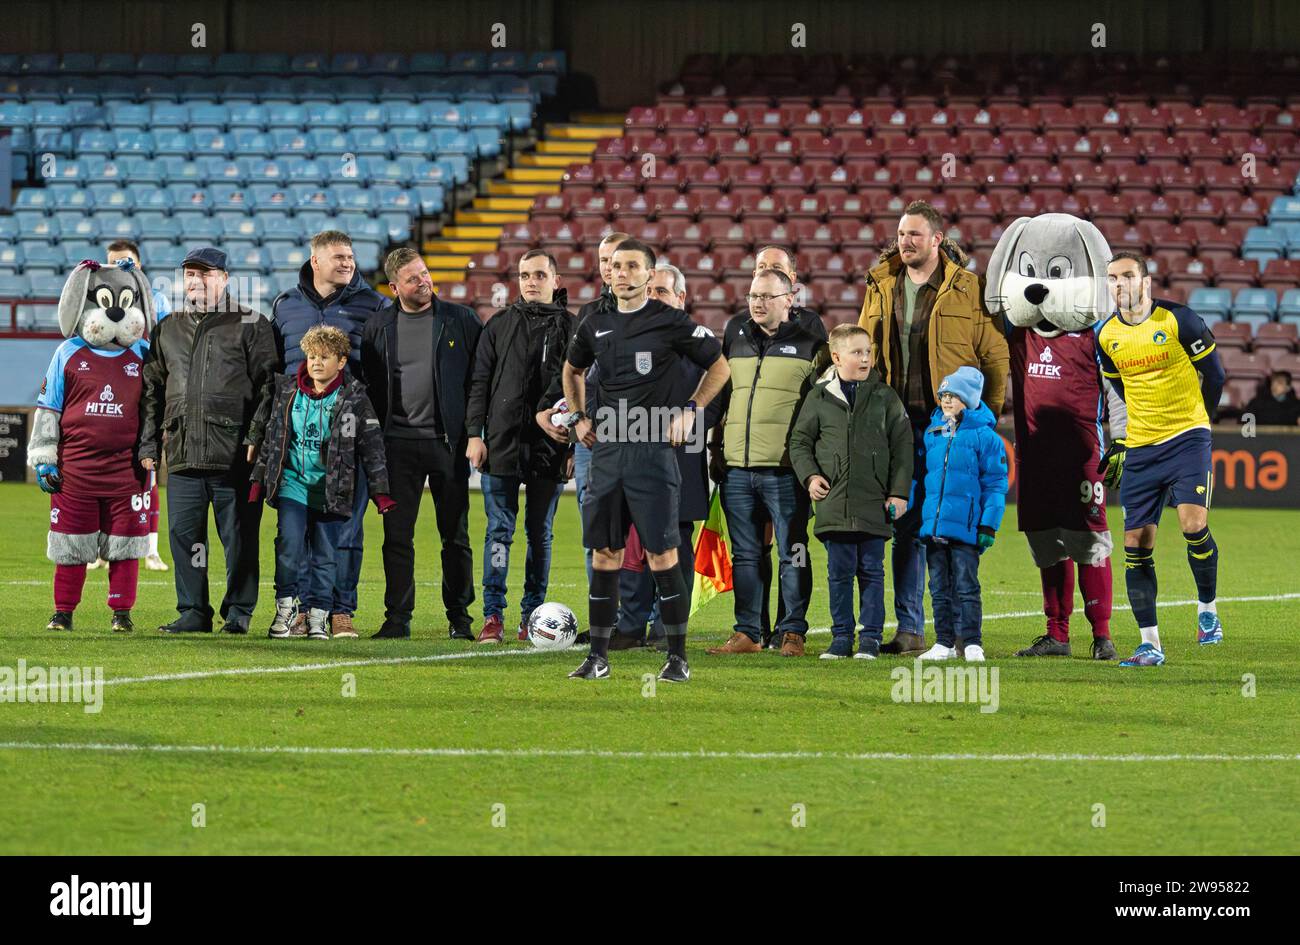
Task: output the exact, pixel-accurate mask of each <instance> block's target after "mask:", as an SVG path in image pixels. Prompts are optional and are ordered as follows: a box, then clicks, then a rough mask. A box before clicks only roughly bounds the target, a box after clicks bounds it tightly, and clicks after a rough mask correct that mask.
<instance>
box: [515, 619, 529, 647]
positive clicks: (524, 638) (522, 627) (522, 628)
mask: <svg viewBox="0 0 1300 945" xmlns="http://www.w3.org/2000/svg"><path fill="white" fill-rule="evenodd" d="M515 639H516V640H518V641H519V642H520V643H527V642H528V621H527V620H521V621H519V632H518V633H516V634H515Z"/></svg>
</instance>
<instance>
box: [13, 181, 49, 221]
mask: <svg viewBox="0 0 1300 945" xmlns="http://www.w3.org/2000/svg"><path fill="white" fill-rule="evenodd" d="M14 209H16V210H39V211H40V212H41V214H42V215H44V214H45V213H46V212H48V211H50V210H53V209H54V199H53V197H51V196H50V189H49V188H48V187H24V188H23V189H22V190H20V191H18V199H17V200H15V201H14Z"/></svg>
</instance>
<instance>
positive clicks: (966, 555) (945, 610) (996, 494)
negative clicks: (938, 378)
mask: <svg viewBox="0 0 1300 945" xmlns="http://www.w3.org/2000/svg"><path fill="white" fill-rule="evenodd" d="M983 390H984V375H982V374H981V373H980V372H979V371H978V370H976V369H975V368H973V367H962V368H958V369H957V370H956V371H955V372H953V373H952V374H950V375H948V376H947V377H945V378H944V379H943V383H942V384H940V385H939V408H938V409H937V410H935V412H934V414H933V416H931V418H930V426H929V427H928V428H927V429H926V431H925V470H926V472H925V503H924V504H923V505H922V507H921V532H920V537H921V539H922V540H923V541H925V543H926V561H927V563H928V566H929V569H930V603H931V608H932V610H933V612H934V635H935V638H936V640H937V641H938V642H937V643H935V645H934V646H932V647H931V648H930V649H928V650H926V651H925V652H924V653H922V654H921V656H920V657H919V658H920V659H923V660H949V659H955V658H956V657H957V655H958V654H957V641H958V640H960V641H961V643H962V644H963V646H964V647H965V657H966V659H967V661H968V662H983V660H984V645H983V639H982V638H981V636H980V623H981V620H982V614H981V604H980V580H979V556H980V555H982V554H983V553H984V552H985V551H986V550H988V549H989V548H991V547H992V546H993V538H994V535H995V534H996V533H997V530H998V526H999V525H1001V524H1002V513H1003V512H1005V511H1006V507H1007V453H1006V448H1005V447H1004V446H1003V444H1002V437H1000V436H998V434H997V431H996V430H995V429H994V427H995V425H996V424H997V418H996V417H994V416H993V412H992V411H991V410H989V408H988V407H986V406H985V405H984V404H982V403H981V402H980V394H981V393H983Z"/></svg>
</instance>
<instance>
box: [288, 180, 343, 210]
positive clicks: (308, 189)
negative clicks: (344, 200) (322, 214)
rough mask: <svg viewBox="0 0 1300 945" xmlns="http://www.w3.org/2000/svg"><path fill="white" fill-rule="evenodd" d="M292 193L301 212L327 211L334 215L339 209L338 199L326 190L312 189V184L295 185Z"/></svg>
mask: <svg viewBox="0 0 1300 945" xmlns="http://www.w3.org/2000/svg"><path fill="white" fill-rule="evenodd" d="M292 193H293V198H294V205H295V206H296V207H298V208H299V209H300V210H325V211H328V212H330V213H333V212H334V210H335V209H336V208H337V207H338V200H337V198H335V196H334V194H333V192H331V191H330V190H328V189H326V188H321V187H312V186H311V185H310V184H295V185H294V186H293V188H292Z"/></svg>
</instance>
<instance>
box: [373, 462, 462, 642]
mask: <svg viewBox="0 0 1300 945" xmlns="http://www.w3.org/2000/svg"><path fill="white" fill-rule="evenodd" d="M384 449H385V455H386V457H387V460H388V487H389V494H390V495H391V496H392V498H393V501H394V502H396V503H397V508H395V509H393V510H392V511H391V512H389V513H387V514H386V515H385V516H384V517H383V522H384V582H385V587H384V625H385V626H389V627H408V628H409V627H410V625H411V614H412V613H413V612H414V611H415V522H416V519H417V518H418V517H419V515H420V498H421V495H422V493H423V491H424V483H425V480H426V479H427V480H428V482H429V492H430V493H431V494H432V496H433V508H434V514H435V516H436V520H437V523H438V535H439V537H440V538H441V540H442V603H443V606H445V607H446V608H447V619H448V621H450V622H451V625H452V626H453V627H463V628H468V627H469V626H470V615H469V608H470V605H471V604H473V603H474V555H473V552H472V551H471V550H470V547H469V460H467V459H466V458H465V445H464V443H460V444H453V445H448V444H447V443H446V442H445V441H444V440H440V439H439V440H403V439H397V438H394V437H386V438H385V439H384Z"/></svg>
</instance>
